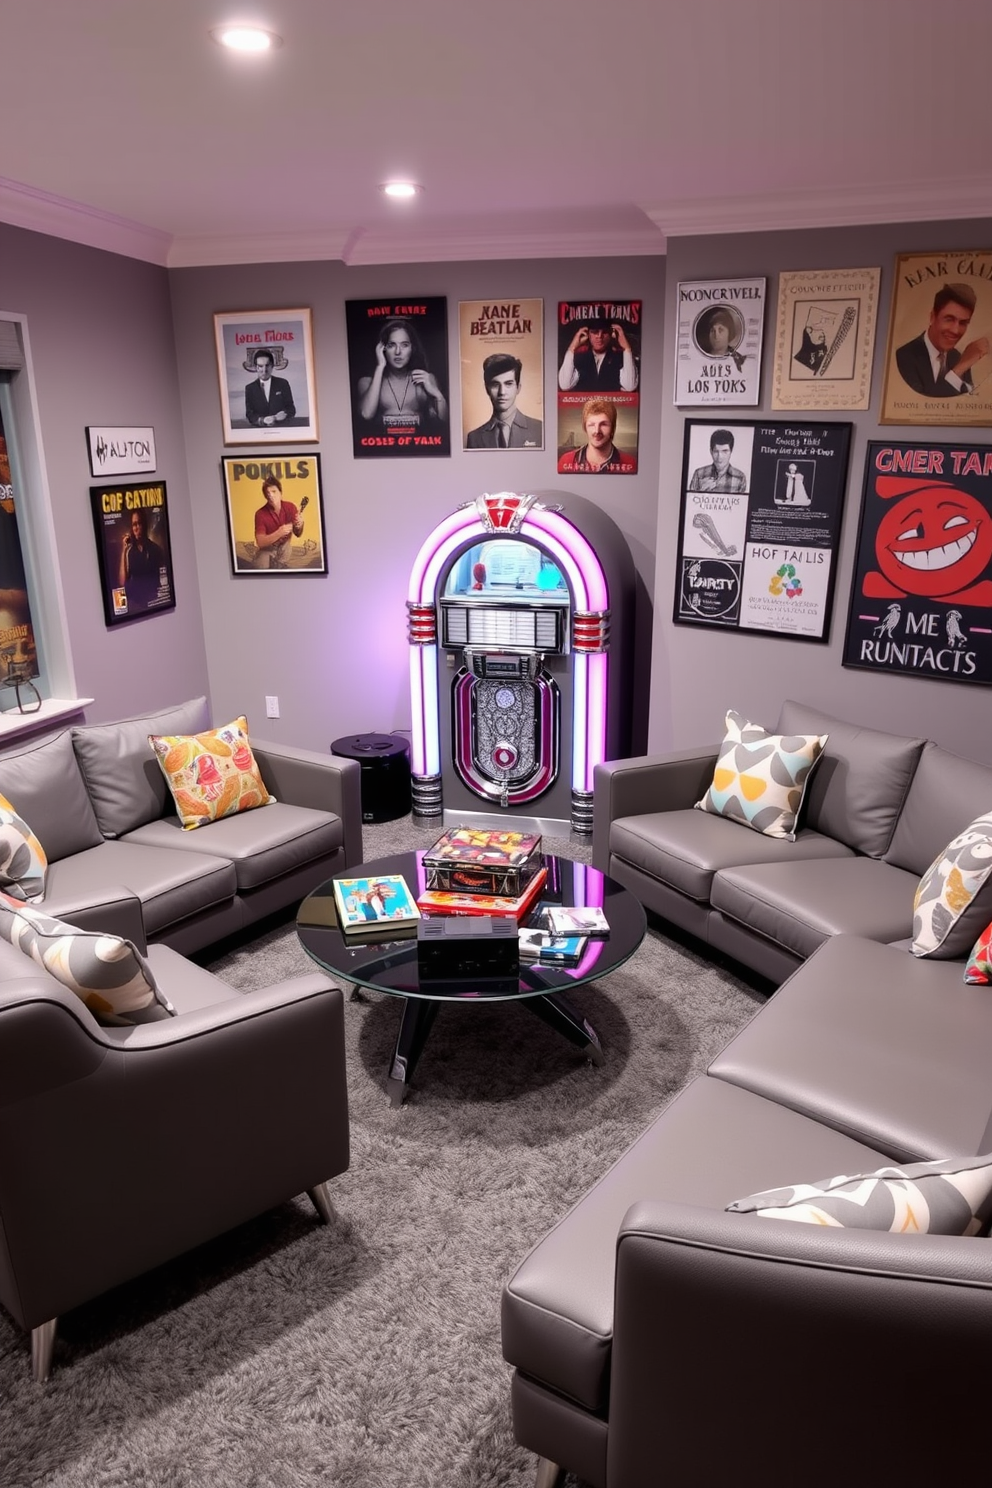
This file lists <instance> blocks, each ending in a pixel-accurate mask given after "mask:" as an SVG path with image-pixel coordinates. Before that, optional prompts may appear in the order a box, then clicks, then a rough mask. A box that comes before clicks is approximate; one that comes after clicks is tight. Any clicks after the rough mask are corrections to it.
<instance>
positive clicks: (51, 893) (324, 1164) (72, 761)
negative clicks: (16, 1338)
mask: <svg viewBox="0 0 992 1488" xmlns="http://www.w3.org/2000/svg"><path fill="white" fill-rule="evenodd" d="M210 723H211V720H210V719H209V717H208V715H207V710H206V703H205V700H204V699H202V698H199V699H196V700H194V701H193V702H189V703H185V704H182V705H179V706H178V707H175V708H169V709H166V710H163V711H161V712H159V713H154V714H149V715H146V716H145V717H142V718H139V719H131V720H127V721H126V722H123V723H115V724H102V725H98V726H93V727H84V728H76V729H71V730H66V731H63V732H61V733H59V734H56V735H54V736H53V737H47V738H41V739H39V740H36V741H34V742H32V743H30V744H27V745H25V746H23V747H22V748H19V749H15V750H10V751H8V752H6V753H4V754H3V755H0V793H2V794H3V795H4V796H6V798H7V799H8V800H9V801H10V802H11V804H12V805H13V806H14V807H15V808H16V810H17V811H18V813H19V814H20V815H21V816H22V817H23V818H24V819H25V820H26V821H27V823H28V824H29V826H30V827H31V829H32V830H33V832H34V833H35V835H36V836H37V837H38V839H39V840H40V842H41V844H42V846H43V847H44V849H45V852H46V855H47V857H48V863H49V866H48V875H47V885H46V893H45V898H44V900H43V902H42V903H39V904H38V905H36V906H35V907H36V908H37V909H38V910H41V911H43V912H44V913H45V914H47V915H54V916H56V917H57V918H59V919H63V920H65V921H67V922H69V923H71V924H72V925H75V926H77V927H79V928H81V929H84V930H92V931H99V932H101V934H108V933H109V934H116V935H119V936H122V937H124V938H126V939H128V940H130V941H132V942H133V943H134V944H135V945H136V946H137V947H138V949H139V951H141V952H142V953H144V954H146V956H147V964H148V966H149V967H150V970H151V973H152V975H153V977H154V979H155V982H156V984H157V986H158V988H159V989H160V992H161V993H162V994H164V996H165V997H166V998H167V999H168V1000H169V1001H170V1002H171V1003H172V1005H173V1008H174V1010H175V1016H174V1017H169V1016H166V1017H165V1018H163V1019H162V1021H155V1022H149V1023H142V1024H140V1025H138V1026H134V1027H120V1026H116V1027H113V1026H104V1025H102V1024H101V1023H98V1022H97V1020H96V1018H95V1017H94V1016H93V1014H92V1013H91V1012H90V1010H89V1008H88V1007H87V1006H86V1005H84V1003H83V1002H82V1001H81V1000H80V998H79V997H78V996H76V995H75V994H74V992H72V991H70V990H67V989H66V987H64V986H63V985H62V984H61V983H60V981H58V980H57V979H56V978H55V977H54V976H52V975H50V974H49V972H48V971H47V970H46V969H45V968H44V967H41V966H39V965H37V964H36V963H35V962H34V961H33V960H31V959H30V958H29V957H28V956H27V955H26V954H25V953H24V952H22V951H21V950H20V949H19V948H18V946H16V945H13V944H10V943H8V942H7V941H6V940H0V1304H2V1305H3V1306H4V1308H5V1309H6V1310H7V1311H8V1312H9V1313H10V1314H11V1316H12V1317H13V1318H14V1319H15V1320H16V1321H17V1322H18V1323H19V1324H20V1326H21V1327H22V1328H24V1329H25V1330H27V1331H29V1332H30V1333H31V1338H32V1359H33V1368H34V1374H35V1377H36V1378H37V1379H39V1380H41V1379H45V1378H47V1375H48V1372H49V1369H50V1367H51V1363H52V1358H53V1350H54V1348H55V1325H56V1319H57V1317H58V1315H59V1314H60V1313H62V1312H65V1311H67V1310H68V1309H70V1308H73V1307H77V1306H78V1305H79V1304H80V1303H82V1302H84V1301H86V1300H88V1299H89V1298H91V1297H95V1296H98V1295H99V1294H100V1293H102V1292H104V1291H106V1290H107V1289H108V1288H109V1287H112V1286H115V1285H118V1284H119V1283H120V1282H122V1281H125V1280H127V1279H128V1278H130V1277H133V1276H136V1275H139V1274H141V1273H143V1272H145V1271H147V1270H149V1269H150V1268H152V1267H154V1266H157V1265H159V1264H160V1263H161V1262H163V1261H165V1260H167V1259H169V1258H171V1257H173V1256H176V1255H178V1254H180V1253H181V1252H183V1251H185V1250H188V1249H190V1248H191V1247H193V1246H195V1245H198V1244H201V1243H202V1242H203V1241H205V1240H208V1239H210V1238H211V1237H212V1236H214V1235H217V1234H219V1233H221V1232H222V1231H224V1230H226V1229H229V1228H231V1227H232V1226H234V1225H236V1224H239V1223H241V1222H243V1221H244V1220H246V1219H249V1218H251V1217H252V1216H254V1215H256V1214H260V1213H262V1212H263V1211H264V1210H266V1209H269V1208H272V1207H273V1206H274V1205H276V1204H279V1203H282V1202H284V1201H286V1200H287V1199H290V1198H292V1197H294V1196H295V1195H297V1194H300V1193H302V1192H307V1193H309V1195H310V1197H311V1198H312V1200H313V1202H314V1205H315V1206H316V1208H317V1211H318V1213H319V1214H320V1216H321V1217H323V1218H325V1219H326V1218H327V1217H328V1216H329V1214H330V1198H329V1194H328V1191H327V1188H326V1182H327V1180H328V1179H330V1178H332V1177H334V1176H335V1175H336V1174H338V1173H340V1172H342V1171H343V1170H344V1169H345V1168H347V1166H348V1161H349V1124H348V1094H347V1083H346V1074H345V1055H344V1010H343V998H342V995H341V992H340V991H339V989H338V988H337V987H335V986H334V984H333V983H332V982H331V981H330V980H329V979H328V978H327V977H325V976H322V975H320V974H317V973H312V974H310V975H306V976H301V977H295V978H292V979H291V980H289V981H286V982H282V983H280V984H278V985H277V986H272V987H268V988H264V989H259V990H257V991H253V992H250V993H246V994H241V993H239V992H236V991H235V990H234V989H233V988H231V987H229V986H227V985H225V984H224V983H223V982H222V981H220V980H219V979H218V978H217V977H215V976H212V975H211V974H210V973H209V972H207V971H206V970H204V969H202V968H201V967H199V966H197V965H196V964H194V962H192V961H191V960H189V959H188V958H187V956H186V955H184V954H181V952H187V951H195V950H199V949H202V948H203V947H205V946H207V945H209V944H211V943H212V942H213V941H216V940H217V939H218V938H220V937H222V936H225V935H227V934H230V933H231V932H233V931H236V930H240V929H242V928H244V927H245V926H247V925H250V924H251V923H253V922H254V921H257V920H258V919H259V918H260V917H261V916H263V915H266V914H269V913H270V912H272V911H275V910H278V909H282V908H285V907H286V906H288V905H292V904H294V903H296V902H298V901H299V900H300V898H302V896H303V895H304V894H306V893H307V892H308V891H309V890H310V889H311V888H313V887H315V886H316V885H317V884H318V883H320V882H322V881H323V880H324V879H326V878H327V877H328V876H329V875H330V874H331V873H333V872H335V871H336V870H337V869H339V868H341V867H344V866H345V865H346V864H348V863H357V862H360V861H361V855H362V853H361V842H362V838H361V831H362V828H361V806H360V769H359V765H358V764H357V763H356V762H355V761H353V760H341V759H336V758H332V757H331V756H329V755H328V756H326V757H325V756H323V755H318V754H314V753H309V752H307V751H301V750H295V749H288V748H284V747H282V746H274V745H270V744H259V743H257V742H256V741H252V742H253V749H254V753H255V757H256V759H257V761H258V762H259V765H260V767H261V771H262V774H263V777H264V780H265V783H266V785H267V787H268V789H269V791H270V792H271V794H273V795H274V796H275V797H276V798H277V801H276V803H275V804H272V805H268V806H264V807H261V808H259V809H256V810H253V811H248V812H244V813H242V814H241V815H239V816H236V817H230V818H226V819H224V820H221V821H216V822H211V823H210V824H209V825H206V826H202V827H199V828H197V829H196V830H195V831H183V830H181V828H180V827H179V823H178V819H177V818H176V817H175V815H174V814H173V813H172V811H171V809H170V807H171V797H170V796H169V792H168V790H167V788H166V783H165V779H164V777H163V775H162V773H161V771H160V768H159V765H158V762H157V760H156V759H155V757H154V755H153V754H152V752H151V750H150V748H149V746H148V740H147V736H148V734H149V733H198V732H201V731H202V730H203V729H205V728H207V727H209V726H210ZM149 942H151V944H149Z"/></svg>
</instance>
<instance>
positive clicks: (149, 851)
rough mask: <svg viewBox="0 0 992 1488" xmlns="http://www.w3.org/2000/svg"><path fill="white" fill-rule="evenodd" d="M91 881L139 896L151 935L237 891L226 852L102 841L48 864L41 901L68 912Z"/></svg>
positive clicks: (88, 889)
mask: <svg viewBox="0 0 992 1488" xmlns="http://www.w3.org/2000/svg"><path fill="white" fill-rule="evenodd" d="M94 883H110V884H126V885H127V887H128V888H129V889H130V890H131V892H132V894H135V895H136V896H137V898H138V899H140V900H141V914H142V918H143V919H144V922H145V929H146V931H147V932H148V934H149V935H159V934H161V933H162V931H163V930H167V929H169V927H171V926H172V925H174V924H176V923H177V922H178V921H179V920H184V919H187V918H188V917H189V916H190V915H195V914H197V913H198V912H199V911H200V910H204V909H212V908H213V907H214V906H216V905H218V904H223V903H225V902H226V901H228V900H230V899H233V898H234V895H235V893H236V892H237V877H236V875H235V872H234V864H233V863H231V862H229V861H228V860H227V859H226V858H215V857H211V856H209V855H208V854H206V853H199V854H194V853H185V852H174V851H171V850H169V849H166V848H155V847H146V846H143V845H142V846H139V845H138V844H137V843H134V842H103V841H101V842H100V845H99V846H98V847H91V848H88V849H87V850H86V851H85V852H79V853H75V854H74V855H73V856H72V857H71V858H65V859H63V860H62V861H61V862H58V863H51V864H49V868H48V884H47V887H46V891H45V906H46V908H50V909H51V910H52V912H53V913H60V914H71V912H72V908H73V906H74V904H75V903H77V902H78V900H79V898H80V896H84V895H87V894H89V893H91V891H92V888H93V885H94Z"/></svg>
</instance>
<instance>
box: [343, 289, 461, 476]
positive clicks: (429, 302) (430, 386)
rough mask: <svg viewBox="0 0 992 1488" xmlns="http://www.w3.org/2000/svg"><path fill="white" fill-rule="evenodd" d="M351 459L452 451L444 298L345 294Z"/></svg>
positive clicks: (405, 456) (408, 456)
mask: <svg viewBox="0 0 992 1488" xmlns="http://www.w3.org/2000/svg"><path fill="white" fill-rule="evenodd" d="M345 317H346V321H347V326H348V367H349V372H350V378H351V428H352V439H353V442H354V453H355V458H356V460H370V459H371V460H382V459H386V460H392V459H396V458H414V459H424V458H425V457H426V458H430V457H432V456H438V455H442V456H443V455H450V454H451V420H450V414H449V409H448V391H449V389H448V302H447V300H446V299H444V297H443V296H440V295H435V296H433V297H432V296H427V297H425V298H421V299H411V298H410V297H409V296H408V297H407V298H406V299H385V300H347V301H346V302H345Z"/></svg>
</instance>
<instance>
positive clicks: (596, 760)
mask: <svg viewBox="0 0 992 1488" xmlns="http://www.w3.org/2000/svg"><path fill="white" fill-rule="evenodd" d="M587 660H588V662H589V675H588V681H587V683H586V726H587V732H588V743H587V744H586V784H585V786H584V787H583V788H584V789H585V790H587V791H591V790H592V780H593V774H592V772H593V770H594V769H595V767H596V766H597V765H601V764H602V763H603V761H604V760H605V758H606V700H607V690H606V685H607V680H608V675H609V665H610V658H609V655H608V654H607V653H606V652H605V651H596V652H594V653H592V654H590V655H588V656H587Z"/></svg>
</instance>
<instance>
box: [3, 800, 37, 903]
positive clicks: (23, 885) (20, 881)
mask: <svg viewBox="0 0 992 1488" xmlns="http://www.w3.org/2000/svg"><path fill="white" fill-rule="evenodd" d="M47 872H48V859H47V858H46V857H45V849H44V848H43V847H42V845H41V843H40V842H39V841H38V839H37V837H36V836H35V835H34V833H33V832H32V830H31V828H30V827H29V826H28V824H27V822H26V821H25V820H24V818H23V817H22V816H18V814H17V812H16V810H15V809H14V807H13V806H12V805H11V804H10V802H9V801H8V800H7V798H6V796H0V889H3V890H4V892H5V893H7V894H10V895H12V896H13V898H15V899H27V900H30V901H31V902H32V903H35V902H36V901H37V900H39V899H43V898H44V897H45V875H46V873H47Z"/></svg>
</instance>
